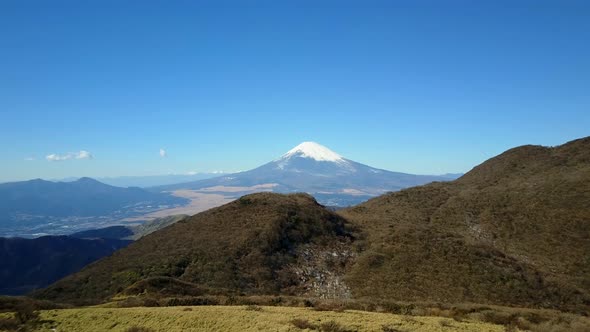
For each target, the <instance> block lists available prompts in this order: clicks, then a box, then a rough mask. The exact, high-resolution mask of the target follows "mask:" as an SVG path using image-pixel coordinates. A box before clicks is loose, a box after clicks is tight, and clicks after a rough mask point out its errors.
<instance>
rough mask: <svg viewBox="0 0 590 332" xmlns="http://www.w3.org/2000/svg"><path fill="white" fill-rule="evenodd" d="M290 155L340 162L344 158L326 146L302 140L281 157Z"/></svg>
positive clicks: (286, 157) (285, 157)
mask: <svg viewBox="0 0 590 332" xmlns="http://www.w3.org/2000/svg"><path fill="white" fill-rule="evenodd" d="M292 156H298V157H303V158H311V159H315V160H317V161H332V162H342V161H344V159H343V158H342V156H340V155H339V154H337V153H336V152H334V151H332V150H330V149H328V148H327V147H325V146H323V145H320V144H318V143H315V142H303V143H301V144H299V145H297V146H296V147H294V148H293V149H291V150H289V152H287V153H285V154H284V155H283V156H282V159H288V158H290V157H292Z"/></svg>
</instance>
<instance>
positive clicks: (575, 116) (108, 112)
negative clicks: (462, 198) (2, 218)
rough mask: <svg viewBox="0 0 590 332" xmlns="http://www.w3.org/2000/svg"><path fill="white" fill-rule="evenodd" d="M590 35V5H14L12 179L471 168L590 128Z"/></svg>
mask: <svg viewBox="0 0 590 332" xmlns="http://www.w3.org/2000/svg"><path fill="white" fill-rule="evenodd" d="M589 41H590V3H589V2H587V1H564V0H556V1H487V2H486V1H445V2H444V4H443V3H442V2H441V1H237V0H236V1H221V2H220V1H215V2H214V1H78V0H76V1H74V0H72V1H60V0H54V1H26V0H24V1H23V0H18V1H17V0H15V1H12V0H6V1H2V2H0V140H1V142H2V145H1V146H0V149H1V150H0V181H9V180H21V179H30V178H37V177H41V178H63V177H69V176H94V177H98V176H116V175H147V174H166V173H186V172H189V171H203V172H206V171H214V170H225V171H237V170H245V169H250V168H253V167H256V166H258V165H260V164H262V163H265V162H267V161H270V160H272V159H275V158H277V157H279V156H280V155H281V154H283V153H284V152H286V151H287V150H289V149H290V148H292V147H293V146H295V145H297V144H299V143H300V142H302V141H308V140H311V141H316V142H319V143H321V144H323V145H326V146H328V147H329V148H331V149H333V150H334V151H336V152H338V153H340V154H341V155H344V156H345V157H347V158H349V159H352V160H356V161H359V162H362V163H365V164H369V165H371V166H375V167H380V168H385V169H389V170H395V171H403V172H410V173H419V174H439V173H446V172H465V171H468V170H469V169H471V168H472V167H473V166H475V165H477V164H479V163H481V162H482V161H484V160H486V159H488V158H490V157H492V156H494V155H496V154H498V153H501V152H502V151H504V150H506V149H509V148H511V147H514V146H518V145H523V144H542V145H558V144H561V143H564V142H566V141H569V140H572V139H575V138H579V137H583V136H588V135H589V134H590V109H589V108H590V107H589V106H590V91H589V90H590V42H589ZM160 149H164V150H165V151H166V157H161V156H160V153H159V152H160ZM80 151H87V152H88V153H90V154H91V155H92V156H93V158H92V159H87V158H84V156H86V155H85V154H84V153H82V154H80ZM52 154H53V155H55V156H54V157H62V158H63V157H65V159H67V160H62V161H49V160H47V158H46V157H47V156H49V155H52ZM68 154H69V155H68ZM76 157H81V158H80V159H78V158H76ZM31 158H33V159H34V160H26V159H31ZM50 159H52V158H50ZM53 159H56V158H53ZM57 159H59V158H57Z"/></svg>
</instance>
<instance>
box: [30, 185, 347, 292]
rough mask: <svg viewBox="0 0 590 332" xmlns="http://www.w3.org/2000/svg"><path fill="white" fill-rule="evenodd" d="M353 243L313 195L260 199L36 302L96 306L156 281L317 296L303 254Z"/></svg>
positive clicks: (170, 230) (140, 249)
mask: <svg viewBox="0 0 590 332" xmlns="http://www.w3.org/2000/svg"><path fill="white" fill-rule="evenodd" d="M348 241H350V236H349V235H348V232H347V230H346V227H345V221H344V220H343V219H342V218H340V217H338V216H337V215H336V214H334V213H332V212H330V211H328V210H327V209H325V208H323V207H322V206H321V205H319V204H317V202H316V201H315V200H314V199H313V198H312V197H311V196H309V195H304V194H291V195H279V194H270V193H260V194H253V195H248V196H244V197H242V198H240V199H239V200H237V201H235V202H232V203H229V204H226V205H224V206H222V207H219V208H215V209H211V210H208V211H206V212H203V213H200V214H197V215H195V216H193V217H190V218H187V219H184V220H182V221H180V222H178V223H175V224H173V225H171V226H169V227H166V228H164V229H162V230H160V231H157V232H155V233H152V234H150V235H147V236H145V237H143V238H141V239H140V240H138V241H137V242H134V243H133V244H131V245H130V246H129V247H127V248H125V249H122V250H120V251H118V252H116V253H115V254H113V255H112V256H110V257H108V258H105V259H103V260H100V261H98V262H96V263H95V264H92V265H90V266H88V267H87V268H85V269H84V270H82V271H81V272H79V273H76V274H74V275H72V276H69V277H67V278H65V279H63V280H61V281H59V282H57V283H56V284H54V285H52V286H50V287H49V288H47V289H45V290H43V291H41V292H39V293H38V294H37V296H39V297H41V298H47V299H53V300H58V301H73V302H76V301H86V302H96V301H102V300H106V299H109V298H110V297H112V296H113V295H115V294H117V293H119V292H122V291H125V290H126V289H128V288H129V287H131V288H130V289H131V290H137V292H138V293H141V292H142V290H143V289H144V288H145V287H147V286H146V285H151V286H150V287H152V286H153V284H154V283H153V282H151V281H153V280H159V281H158V282H156V284H159V285H162V284H164V285H168V286H169V285H178V284H181V285H188V284H186V283H189V284H192V285H193V286H194V287H195V288H196V289H202V290H203V291H207V292H209V293H224V294H279V293H281V294H304V293H306V292H309V291H314V290H310V289H309V288H308V287H309V284H306V282H305V281H303V280H302V279H301V274H297V272H301V270H298V269H297V267H300V266H302V265H303V264H304V263H305V264H312V263H310V262H303V261H304V258H305V257H304V255H302V250H304V251H305V250H307V252H310V251H313V252H316V253H321V252H322V251H324V250H335V249H334V248H339V247H341V246H343V243H347V242H348ZM330 253H332V251H330ZM331 256H332V255H330V257H331ZM335 265H338V264H335ZM326 266H327V265H326ZM324 268H325V269H327V267H324ZM335 268H338V267H335ZM327 272H334V271H327ZM327 272H326V273H327ZM318 273H321V271H320V272H318ZM330 276H332V277H334V278H337V276H334V273H331V274H330ZM154 278H156V279H154ZM158 278H159V279H158ZM162 278H164V279H162ZM166 278H168V279H166ZM170 278H173V279H172V280H171V279H170ZM175 279H178V281H174V280H175ZM150 280H151V281H150ZM162 280H168V281H165V282H162ZM175 287H177V286H175ZM187 287H188V286H187ZM168 288H170V287H168ZM177 288H178V287H177ZM317 291H318V292H321V291H322V290H321V289H319V290H317ZM126 292H129V289H128V290H127V291H126ZM132 292H133V291H132ZM343 292H346V290H343Z"/></svg>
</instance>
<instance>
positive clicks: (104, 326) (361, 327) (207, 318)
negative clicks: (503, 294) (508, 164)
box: [35, 306, 505, 332]
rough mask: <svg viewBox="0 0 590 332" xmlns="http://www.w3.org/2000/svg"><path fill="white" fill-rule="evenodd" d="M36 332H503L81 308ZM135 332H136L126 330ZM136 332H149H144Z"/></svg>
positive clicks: (239, 311)
mask: <svg viewBox="0 0 590 332" xmlns="http://www.w3.org/2000/svg"><path fill="white" fill-rule="evenodd" d="M40 318H41V321H42V323H41V325H40V326H38V327H37V328H36V329H35V331H57V332H68V331H77V332H85V331H88V332H96V331H121V332H125V331H138V332H139V331H142V332H148V331H168V332H180V331H224V332H225V331H227V332H231V331H294V332H295V331H314V330H317V331H338V332H344V331H385V332H389V331H391V332H392V331H418V332H420V331H423V332H433V331H480V332H501V331H505V328H504V327H503V326H500V325H493V324H489V323H482V322H475V321H463V322H458V321H455V320H452V319H449V318H442V317H416V316H401V315H394V314H387V313H375V312H365V311H354V310H350V311H349V310H347V311H344V312H333V311H316V310H313V309H311V308H294V307H258V306H198V307H161V308H94V307H92V308H79V309H61V310H46V311H42V312H41V317H40ZM132 327H135V328H136V329H135V330H132V329H130V328H132ZM138 328H147V329H145V330H142V329H138Z"/></svg>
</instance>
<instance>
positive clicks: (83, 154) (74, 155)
mask: <svg viewBox="0 0 590 332" xmlns="http://www.w3.org/2000/svg"><path fill="white" fill-rule="evenodd" d="M92 158H93V157H92V154H91V153H90V152H88V151H86V150H80V151H78V152H69V153H66V154H61V155H60V154H55V153H52V154H50V155H47V156H46V157H45V159H47V160H48V161H64V160H71V159H92Z"/></svg>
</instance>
